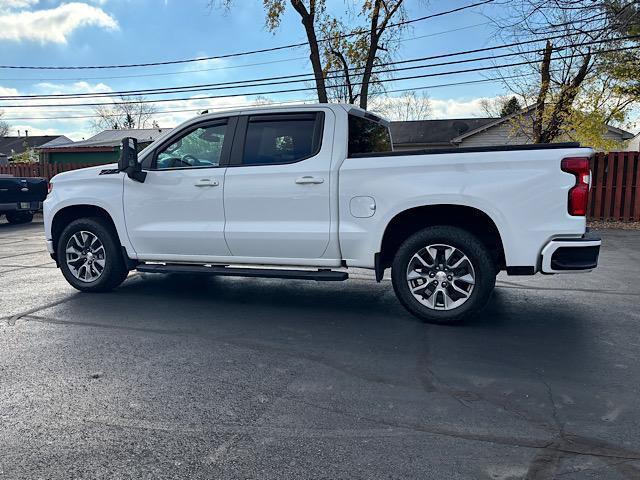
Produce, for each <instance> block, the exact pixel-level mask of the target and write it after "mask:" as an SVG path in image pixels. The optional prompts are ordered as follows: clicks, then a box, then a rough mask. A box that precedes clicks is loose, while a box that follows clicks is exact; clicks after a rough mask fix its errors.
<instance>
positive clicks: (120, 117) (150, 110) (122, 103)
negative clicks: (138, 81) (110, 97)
mask: <svg viewBox="0 0 640 480" xmlns="http://www.w3.org/2000/svg"><path fill="white" fill-rule="evenodd" d="M145 100H146V99H145V97H142V96H121V97H119V98H118V100H115V101H114V102H113V103H112V104H111V105H101V106H99V107H95V108H94V110H93V111H94V114H95V115H96V116H97V118H96V120H94V121H93V122H92V128H93V130H94V131H101V130H108V129H116V130H117V129H134V128H149V127H151V126H153V125H154V124H155V125H157V122H156V121H155V119H154V118H153V117H154V115H155V114H156V113H157V108H156V107H155V106H154V105H153V104H151V103H143V102H144V101H145Z"/></svg>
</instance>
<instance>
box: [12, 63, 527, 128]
mask: <svg viewBox="0 0 640 480" xmlns="http://www.w3.org/2000/svg"><path fill="white" fill-rule="evenodd" d="M528 76H530V74H519V75H509V76H503V77H496V78H483V79H478V80H466V81H462V82H454V83H442V84H437V85H422V86H419V87H411V88H399V89H393V90H386V91H385V93H400V92H408V91H415V90H431V89H434V88H446V87H456V86H461V85H472V84H476V83H490V82H502V81H503V80H510V79H514V78H523V77H528ZM195 100H198V99H195ZM305 102H307V103H309V102H311V101H310V100H309V99H298V100H286V101H282V102H272V103H268V104H263V103H249V104H247V103H244V104H236V105H225V106H220V107H206V106H202V107H200V108H187V109H177V110H158V111H156V112H154V115H164V114H170V113H188V112H201V111H203V110H209V111H225V110H231V109H236V108H244V107H246V108H253V107H258V106H270V105H273V106H278V105H290V104H303V103H305ZM311 103H315V102H311ZM28 108H32V107H28ZM117 116H118V114H105V115H72V116H58V117H7V118H4V119H5V120H7V121H17V120H56V121H59V120H76V119H87V118H100V117H117Z"/></svg>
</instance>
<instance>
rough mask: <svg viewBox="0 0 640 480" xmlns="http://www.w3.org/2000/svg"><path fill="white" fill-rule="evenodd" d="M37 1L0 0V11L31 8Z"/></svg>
mask: <svg viewBox="0 0 640 480" xmlns="http://www.w3.org/2000/svg"><path fill="white" fill-rule="evenodd" d="M37 3H38V0H0V12H7V11H9V10H22V9H25V8H31V7H33V6H34V5H36V4H37Z"/></svg>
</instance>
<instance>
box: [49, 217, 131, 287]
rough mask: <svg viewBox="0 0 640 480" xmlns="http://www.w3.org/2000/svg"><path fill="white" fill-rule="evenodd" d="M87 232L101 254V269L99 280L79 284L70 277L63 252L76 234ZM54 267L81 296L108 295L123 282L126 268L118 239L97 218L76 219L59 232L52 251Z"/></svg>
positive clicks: (75, 279) (127, 272)
mask: <svg viewBox="0 0 640 480" xmlns="http://www.w3.org/2000/svg"><path fill="white" fill-rule="evenodd" d="M82 231H86V232H90V233H92V234H93V235H95V236H96V237H97V238H98V239H99V240H100V242H102V245H103V246H104V252H105V266H104V269H103V270H102V273H101V274H100V276H99V277H98V278H97V279H96V280H94V281H91V282H86V281H82V280H80V279H78V278H76V276H75V275H74V274H73V273H72V271H71V267H70V266H69V265H68V264H67V260H66V258H67V256H66V253H65V251H66V249H67V243H68V242H69V239H70V238H71V237H72V236H73V235H75V234H76V233H78V232H82ZM56 252H57V255H58V264H59V265H60V270H62V274H63V275H64V278H65V279H66V280H67V282H69V283H70V284H71V286H72V287H74V288H76V289H78V290H80V291H82V292H108V291H111V290H113V289H114V288H116V287H117V286H119V285H120V284H121V283H122V282H124V280H125V279H126V278H127V275H128V274H129V271H128V269H127V267H126V264H125V261H124V258H123V256H122V250H121V247H120V242H119V241H118V235H117V233H116V232H115V231H114V230H113V227H111V226H110V225H109V224H108V223H107V222H105V221H104V220H102V219H101V218H93V217H92V218H80V219H78V220H74V221H73V222H71V223H70V224H69V225H67V227H66V228H65V229H64V230H63V231H62V234H61V235H60V238H59V240H58V246H57V249H56Z"/></svg>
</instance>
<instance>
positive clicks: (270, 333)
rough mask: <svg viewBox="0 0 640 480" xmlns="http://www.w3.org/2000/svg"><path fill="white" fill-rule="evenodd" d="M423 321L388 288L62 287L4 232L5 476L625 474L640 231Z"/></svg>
mask: <svg viewBox="0 0 640 480" xmlns="http://www.w3.org/2000/svg"><path fill="white" fill-rule="evenodd" d="M600 234H601V235H602V237H603V239H604V246H603V248H602V252H601V256H600V264H601V265H600V267H599V268H598V269H597V270H596V271H594V272H592V273H589V274H582V275H563V276H553V277H545V276H536V277H506V276H503V275H500V277H499V281H498V284H497V288H496V291H495V294H494V297H493V299H492V301H491V303H490V304H489V306H488V307H487V309H486V310H485V311H484V312H483V313H482V315H480V316H479V317H478V318H476V319H474V320H473V321H470V322H467V323H466V324H464V325H461V326H456V327H442V326H431V325H425V324H422V323H420V322H419V321H417V320H416V319H414V318H413V317H412V316H411V315H409V314H408V313H407V312H405V310H404V309H403V308H402V307H401V306H400V305H399V303H398V302H397V300H396V299H395V296H394V294H393V291H392V288H391V284H390V282H389V281H388V280H384V281H383V282H382V283H380V284H378V283H375V282H374V281H373V278H372V276H371V275H370V274H369V273H368V272H365V271H355V272H351V273H352V274H353V278H352V279H350V280H348V281H347V282H343V283H316V282H312V281H296V280H289V281H280V280H262V279H242V278H207V277H198V276H178V275H154V274H137V273H132V274H131V275H130V276H129V278H128V280H127V281H126V282H125V284H124V285H123V286H122V287H121V288H119V289H117V290H116V291H114V292H113V293H109V294H82V293H79V292H76V291H75V290H74V289H72V288H71V287H70V286H69V285H68V284H67V283H66V282H65V281H64V279H63V278H62V275H61V274H60V272H59V271H58V270H57V269H56V268H55V265H54V264H53V263H52V261H51V260H50V258H49V256H48V254H47V252H46V249H45V244H44V236H43V231H42V223H41V221H36V222H35V223H33V224H31V225H26V226H11V225H8V224H6V223H0V479H3V480H4V479H11V480H13V479H176V478H178V479H179V478H185V479H187V478H188V479H205V478H206V479H213V478H215V479H236V478H242V479H244V478H252V479H289V478H292V479H305V478H327V479H343V478H344V479H355V478H362V479H381V478H385V479H386V478H411V479H432V478H433V479H494V480H498V479H499V480H508V479H520V478H527V479H547V478H561V479H601V478H606V479H636V478H640V383H639V379H640V358H639V355H640V353H639V352H640V281H639V280H640V274H639V272H640V232H638V231H635V232H634V231H615V230H604V231H601V232H600Z"/></svg>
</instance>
